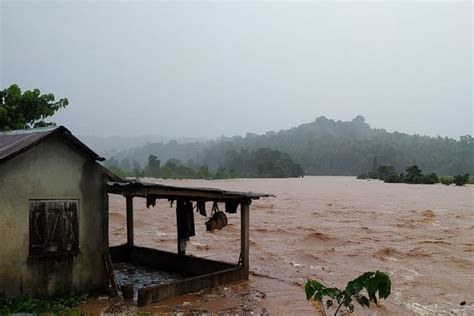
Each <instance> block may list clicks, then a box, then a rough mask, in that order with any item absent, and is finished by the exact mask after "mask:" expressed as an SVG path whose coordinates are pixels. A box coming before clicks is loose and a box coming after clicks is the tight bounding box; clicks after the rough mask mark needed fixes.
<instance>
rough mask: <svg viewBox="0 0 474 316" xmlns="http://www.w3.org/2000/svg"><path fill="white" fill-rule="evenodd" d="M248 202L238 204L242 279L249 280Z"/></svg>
mask: <svg viewBox="0 0 474 316" xmlns="http://www.w3.org/2000/svg"><path fill="white" fill-rule="evenodd" d="M250 202H251V201H244V202H242V203H241V204H240V256H241V262H242V266H243V268H244V274H243V277H244V279H248V278H249V226H250Z"/></svg>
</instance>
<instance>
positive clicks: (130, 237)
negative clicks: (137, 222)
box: [125, 195, 133, 245]
mask: <svg viewBox="0 0 474 316" xmlns="http://www.w3.org/2000/svg"><path fill="white" fill-rule="evenodd" d="M125 199H126V205H127V245H133V196H131V195H126V196H125Z"/></svg>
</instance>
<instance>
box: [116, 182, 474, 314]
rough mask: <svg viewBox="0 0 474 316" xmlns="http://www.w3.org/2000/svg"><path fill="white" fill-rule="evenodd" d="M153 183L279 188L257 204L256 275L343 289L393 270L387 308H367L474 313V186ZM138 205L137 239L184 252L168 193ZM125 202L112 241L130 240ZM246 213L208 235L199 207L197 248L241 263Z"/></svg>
mask: <svg viewBox="0 0 474 316" xmlns="http://www.w3.org/2000/svg"><path fill="white" fill-rule="evenodd" d="M146 181H154V182H159V183H165V184H172V185H182V186H199V187H217V188H223V189H229V190H238V191H254V192H265V193H272V194H275V195H276V197H275V198H263V199H261V200H257V201H254V202H253V203H252V205H251V206H250V212H251V216H250V225H251V226H250V266H251V267H250V268H251V271H252V273H253V274H254V275H258V276H268V277H271V278H275V279H278V280H281V281H284V282H287V283H288V284H295V283H296V284H299V285H302V284H304V282H305V280H306V279H307V278H315V279H317V280H319V281H321V282H322V283H324V284H326V285H329V286H338V287H343V286H345V284H346V283H347V281H349V280H351V279H353V278H355V277H357V276H358V275H360V274H361V273H363V272H365V271H371V270H373V271H375V270H380V271H384V272H386V273H388V274H389V275H390V277H391V280H392V294H391V296H390V297H389V298H388V299H387V301H386V302H385V308H384V309H380V308H379V309H377V307H372V308H371V309H370V310H364V311H363V310H361V309H360V308H358V309H357V310H356V312H357V313H358V314H360V313H372V314H373V313H377V315H382V314H399V313H400V311H402V312H404V313H405V312H406V313H416V314H427V315H428V314H431V313H433V312H439V313H448V314H451V313H452V312H454V313H457V314H466V315H468V314H470V313H473V314H474V291H473V290H472V289H473V285H474V201H473V199H474V186H466V187H454V186H450V187H446V186H443V185H408V184H385V183H382V182H380V181H365V180H356V179H355V178H352V177H305V178H302V179H236V180H218V181H217V180H214V181H206V180H158V179H146ZM134 207H135V214H134V215H135V218H134V221H135V242H136V244H139V245H143V246H149V247H154V248H158V249H162V250H169V251H174V252H176V248H177V246H176V218H175V210H174V208H170V204H169V202H168V201H166V200H158V204H157V205H156V206H155V207H154V208H150V209H147V208H146V206H145V200H144V199H140V198H136V199H134ZM210 208H211V205H210V203H209V204H208V209H209V210H210ZM124 209H125V199H124V198H123V197H121V196H116V195H110V242H111V244H112V245H116V244H121V243H124V242H125V241H126V228H125V211H124ZM208 213H209V212H208ZM239 216H240V215H239V213H237V214H230V215H228V221H229V225H228V226H227V227H225V228H223V229H222V230H219V231H214V232H206V229H205V225H204V222H205V220H206V218H205V217H202V216H201V215H199V214H198V213H196V214H195V222H196V235H197V236H195V237H192V238H191V240H190V242H189V243H188V248H187V253H188V254H191V255H195V256H200V257H206V258H211V259H217V260H223V261H228V262H235V263H236V262H237V261H238V258H239V250H240V249H239V247H240V242H239V238H240V221H239ZM267 290H271V289H267ZM301 295H302V297H303V298H304V291H303V290H301ZM461 302H464V304H462V305H460V303H461ZM282 304H284V300H282Z"/></svg>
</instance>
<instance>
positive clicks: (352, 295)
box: [305, 271, 392, 315]
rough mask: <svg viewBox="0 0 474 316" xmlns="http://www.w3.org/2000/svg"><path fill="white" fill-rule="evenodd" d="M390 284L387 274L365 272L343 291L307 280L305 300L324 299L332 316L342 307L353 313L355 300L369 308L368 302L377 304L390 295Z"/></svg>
mask: <svg viewBox="0 0 474 316" xmlns="http://www.w3.org/2000/svg"><path fill="white" fill-rule="evenodd" d="M391 286H392V283H391V281H390V278H389V276H388V275H387V274H385V273H383V272H380V271H376V272H365V273H364V274H362V275H360V276H359V277H357V278H356V279H354V280H352V281H350V282H349V283H347V286H346V288H345V289H343V290H341V289H338V288H335V287H333V288H330V287H326V286H325V285H323V284H321V283H319V282H318V281H315V280H308V281H307V282H306V284H305V293H306V299H308V300H310V299H312V298H313V299H315V300H317V301H320V302H322V301H323V298H325V297H328V299H326V308H327V309H329V308H331V307H335V308H336V311H335V312H334V315H337V313H338V312H339V310H340V309H341V307H342V306H344V307H346V308H347V309H348V310H349V312H351V313H352V312H353V311H354V304H353V303H352V301H353V300H354V299H355V300H356V301H357V302H358V303H359V304H360V305H362V306H363V307H369V304H370V301H373V302H374V303H377V302H378V301H379V300H380V299H382V298H383V299H385V298H387V297H388V296H389V295H390V291H391ZM366 294H367V295H366Z"/></svg>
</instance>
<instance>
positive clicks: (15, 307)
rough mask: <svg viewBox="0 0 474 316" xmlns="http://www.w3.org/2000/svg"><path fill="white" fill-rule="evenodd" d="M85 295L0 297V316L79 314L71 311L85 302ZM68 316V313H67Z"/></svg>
mask: <svg viewBox="0 0 474 316" xmlns="http://www.w3.org/2000/svg"><path fill="white" fill-rule="evenodd" d="M86 299H87V295H78V294H67V295H61V296H56V297H47V298H31V297H29V296H23V297H2V298H0V315H5V314H12V313H32V314H40V313H47V312H49V313H59V312H65V311H68V312H71V314H80V311H74V310H71V308H72V307H75V306H77V305H79V304H82V303H84V302H85V301H86ZM67 314H69V313H67Z"/></svg>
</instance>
